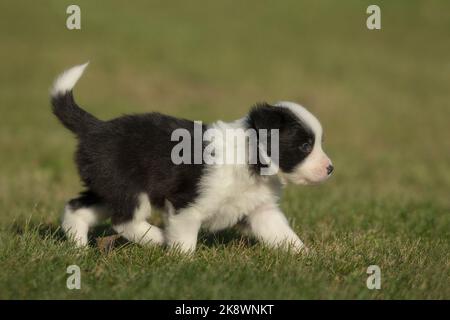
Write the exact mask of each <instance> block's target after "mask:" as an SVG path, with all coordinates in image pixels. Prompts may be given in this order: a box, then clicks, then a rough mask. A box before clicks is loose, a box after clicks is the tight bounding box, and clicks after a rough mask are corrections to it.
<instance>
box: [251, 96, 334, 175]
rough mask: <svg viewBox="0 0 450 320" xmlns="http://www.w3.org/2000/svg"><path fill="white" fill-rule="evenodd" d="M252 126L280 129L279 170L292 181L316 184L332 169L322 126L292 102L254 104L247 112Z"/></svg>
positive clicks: (279, 172) (255, 127) (258, 128)
mask: <svg viewBox="0 0 450 320" xmlns="http://www.w3.org/2000/svg"><path fill="white" fill-rule="evenodd" d="M248 120H249V123H250V125H251V127H253V128H254V129H256V130H257V131H258V130H260V129H266V130H271V129H279V151H278V152H279V160H278V168H279V171H278V174H279V175H280V177H281V178H282V179H284V180H287V181H289V182H292V183H294V184H315V183H320V182H322V181H324V180H326V179H327V178H328V177H329V176H330V175H331V172H332V171H333V165H332V163H331V160H330V159H329V158H328V156H327V155H326V154H325V152H324V151H323V149H322V126H321V125H320V122H319V121H318V120H317V118H316V117H314V115H312V114H311V113H310V112H309V111H308V110H306V109H305V108H304V107H302V106H300V105H298V104H296V103H293V102H285V101H283V102H278V103H276V104H275V105H273V106H271V105H268V104H266V103H263V104H258V105H256V106H255V107H254V108H253V109H252V110H251V111H250V113H249V116H248Z"/></svg>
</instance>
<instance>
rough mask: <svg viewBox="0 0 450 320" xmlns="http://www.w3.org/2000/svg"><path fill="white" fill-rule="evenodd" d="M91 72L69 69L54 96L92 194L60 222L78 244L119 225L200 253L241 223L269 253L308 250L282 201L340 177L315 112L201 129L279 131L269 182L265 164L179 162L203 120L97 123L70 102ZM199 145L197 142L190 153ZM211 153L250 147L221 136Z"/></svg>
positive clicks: (280, 111)
mask: <svg viewBox="0 0 450 320" xmlns="http://www.w3.org/2000/svg"><path fill="white" fill-rule="evenodd" d="M86 66H87V64H84V65H79V66H75V67H73V68H71V69H69V70H67V71H65V72H64V73H62V74H61V75H60V76H59V77H58V78H57V79H56V81H55V83H54V85H53V88H52V89H51V104H52V106H53V112H54V114H55V115H56V116H57V117H58V119H59V120H60V121H61V122H62V123H63V125H64V126H65V127H67V128H68V129H69V130H71V131H72V132H74V133H75V135H76V136H77V138H78V149H77V152H76V164H77V166H78V170H79V174H80V176H81V179H82V181H83V183H84V184H85V186H86V191H84V192H82V193H81V194H80V195H79V196H78V197H77V198H74V199H72V200H70V201H69V202H68V203H67V205H66V207H65V211H64V214H63V221H62V228H63V229H64V231H65V232H66V234H67V235H68V237H69V238H71V239H73V240H74V241H75V242H76V244H77V245H79V246H84V245H87V243H88V231H89V228H90V227H92V226H94V225H95V224H97V223H98V222H100V221H101V220H102V219H106V218H111V221H112V224H113V228H114V230H115V231H116V232H118V233H119V234H120V235H122V236H123V237H125V238H126V239H128V240H129V241H133V242H136V243H140V244H166V245H168V246H170V247H178V248H180V249H181V250H183V251H192V250H194V249H195V247H196V243H197V234H198V232H199V230H200V228H201V227H203V228H205V229H207V230H210V231H216V230H221V229H224V228H228V227H231V226H233V225H235V224H236V223H238V222H242V221H243V222H245V224H246V225H247V227H248V230H249V231H250V232H251V234H253V235H254V237H256V238H257V239H259V240H261V241H262V242H263V243H265V244H267V245H269V246H272V247H282V248H288V247H292V248H294V249H295V250H296V251H300V250H302V249H303V248H304V244H303V242H302V241H301V240H300V239H299V237H298V236H297V235H296V234H295V232H294V231H293V230H292V229H291V228H290V226H289V224H288V221H287V219H286V218H285V216H284V214H283V212H281V210H280V208H279V205H278V200H279V197H280V195H281V189H282V186H283V185H284V184H286V183H287V182H292V183H295V184H313V183H319V182H322V181H324V180H325V179H327V178H328V177H329V175H330V174H331V172H332V171H333V166H332V164H331V161H330V159H329V158H328V157H327V156H326V154H325V153H324V152H323V150H322V127H321V125H320V123H319V121H318V120H317V119H316V118H315V117H314V116H313V115H312V114H311V113H310V112H308V111H307V110H306V109H305V108H303V107H302V106H300V105H298V104H295V103H292V102H280V103H277V104H275V105H273V106H271V105H268V104H266V103H262V104H258V105H256V106H254V107H253V108H252V109H251V111H250V112H249V114H248V115H247V116H245V117H244V118H242V119H239V120H236V121H234V122H230V123H225V122H222V121H218V122H216V123H213V124H210V125H201V130H202V132H204V131H206V130H208V129H211V128H213V129H214V130H216V131H219V132H225V131H226V130H229V129H240V131H239V132H243V131H244V130H247V129H254V130H256V131H257V132H259V131H258V130H261V129H265V130H273V129H276V130H278V131H277V132H278V141H277V142H278V148H279V150H278V153H279V158H278V160H277V161H276V163H275V162H274V163H273V164H271V163H270V162H266V163H265V164H267V163H269V165H273V166H275V167H276V169H277V170H276V174H272V175H262V174H261V171H260V169H261V168H262V167H264V163H263V162H262V160H257V161H256V162H255V163H249V162H248V163H244V164H242V163H234V164H233V163H232V164H229V163H213V164H207V163H205V161H201V162H196V163H194V164H190V163H183V162H182V163H178V164H176V163H174V161H173V149H174V147H175V146H176V145H177V142H176V141H173V132H174V131H175V130H177V129H178V130H179V129H182V130H183V132H188V133H191V134H192V136H194V135H195V134H196V133H195V132H194V131H195V130H196V128H195V125H196V123H195V122H193V121H189V120H183V119H177V118H174V117H171V116H166V115H162V114H159V113H147V114H141V115H126V116H122V117H119V118H116V119H113V120H109V121H102V120H99V119H97V118H96V117H94V116H93V115H91V114H89V113H88V112H86V111H85V110H83V109H81V108H80V107H79V106H78V105H77V104H76V103H75V101H74V98H73V95H72V88H73V87H74V85H75V83H76V82H77V81H78V79H79V78H80V76H81V75H82V73H83V71H84V69H85V68H86ZM269 135H270V133H269ZM258 139H259V137H258ZM211 146H212V147H211ZM196 148H198V146H197V147H196V146H195V145H192V150H191V152H192V153H194V150H195V149H196ZM205 148H206V144H205V143H204V142H203V143H202V144H200V151H204V150H205ZM209 148H210V149H212V150H213V154H214V153H215V154H220V153H227V152H229V151H230V150H231V149H233V151H235V152H236V153H237V154H238V155H239V154H240V153H245V152H246V150H247V149H248V148H249V145H248V144H247V145H244V146H236V145H235V144H232V145H231V146H230V145H229V143H228V142H224V140H222V139H213V140H212V142H211V145H210V146H209ZM189 149H190V148H189ZM184 152H186V151H184ZM267 155H268V153H267ZM184 156H185V155H184ZM152 206H153V207H156V208H159V209H162V210H163V212H164V222H165V225H164V229H160V228H158V227H156V226H153V225H151V224H150V223H149V222H148V221H147V218H149V217H150V214H151V208H152Z"/></svg>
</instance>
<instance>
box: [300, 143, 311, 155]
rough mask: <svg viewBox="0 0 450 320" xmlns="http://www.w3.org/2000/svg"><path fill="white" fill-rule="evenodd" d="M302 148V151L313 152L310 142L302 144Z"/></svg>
mask: <svg viewBox="0 0 450 320" xmlns="http://www.w3.org/2000/svg"><path fill="white" fill-rule="evenodd" d="M300 150H301V151H302V152H304V153H311V151H312V146H311V144H310V143H308V142H305V143H304V144H302V145H301V146H300Z"/></svg>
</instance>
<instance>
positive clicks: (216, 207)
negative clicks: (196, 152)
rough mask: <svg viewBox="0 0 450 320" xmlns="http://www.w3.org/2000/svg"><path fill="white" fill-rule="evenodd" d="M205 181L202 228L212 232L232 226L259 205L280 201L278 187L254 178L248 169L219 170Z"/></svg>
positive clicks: (271, 182)
mask: <svg viewBox="0 0 450 320" xmlns="http://www.w3.org/2000/svg"><path fill="white" fill-rule="evenodd" d="M204 182H205V183H204V184H203V190H204V194H203V196H202V198H201V201H200V203H201V208H202V216H203V225H204V227H206V228H208V229H209V230H211V231H216V230H220V229H224V228H228V227H231V226H233V225H235V224H236V223H237V222H239V221H240V220H241V219H243V218H244V217H245V216H246V215H248V214H249V213H251V212H252V211H254V210H256V209H257V208H258V207H259V206H261V205H263V204H266V203H274V202H277V200H278V194H279V184H277V183H274V181H273V180H270V181H261V180H258V179H255V178H254V177H251V176H250V175H249V173H248V169H247V168H245V167H242V168H239V167H236V166H229V167H227V166H223V167H220V168H217V169H216V170H214V171H211V172H210V174H209V175H208V177H207V179H205V181H204ZM200 203H199V204H200Z"/></svg>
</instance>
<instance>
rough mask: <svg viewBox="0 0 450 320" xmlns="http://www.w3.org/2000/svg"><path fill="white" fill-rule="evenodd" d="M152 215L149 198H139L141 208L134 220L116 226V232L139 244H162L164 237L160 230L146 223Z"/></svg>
mask: <svg viewBox="0 0 450 320" xmlns="http://www.w3.org/2000/svg"><path fill="white" fill-rule="evenodd" d="M150 215H151V206H150V201H149V199H148V196H147V195H146V194H141V195H140V196H139V206H138V208H137V209H136V211H135V213H134V215H133V219H132V220H131V221H128V222H126V223H122V224H116V225H114V226H113V228H114V230H116V232H117V233H119V234H120V235H121V236H123V237H124V238H126V239H128V240H130V241H132V242H135V243H139V244H162V243H163V242H164V236H163V233H162V231H161V229H160V228H158V227H156V226H154V225H151V224H150V223H148V222H147V221H146V219H147V218H149V217H150Z"/></svg>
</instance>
